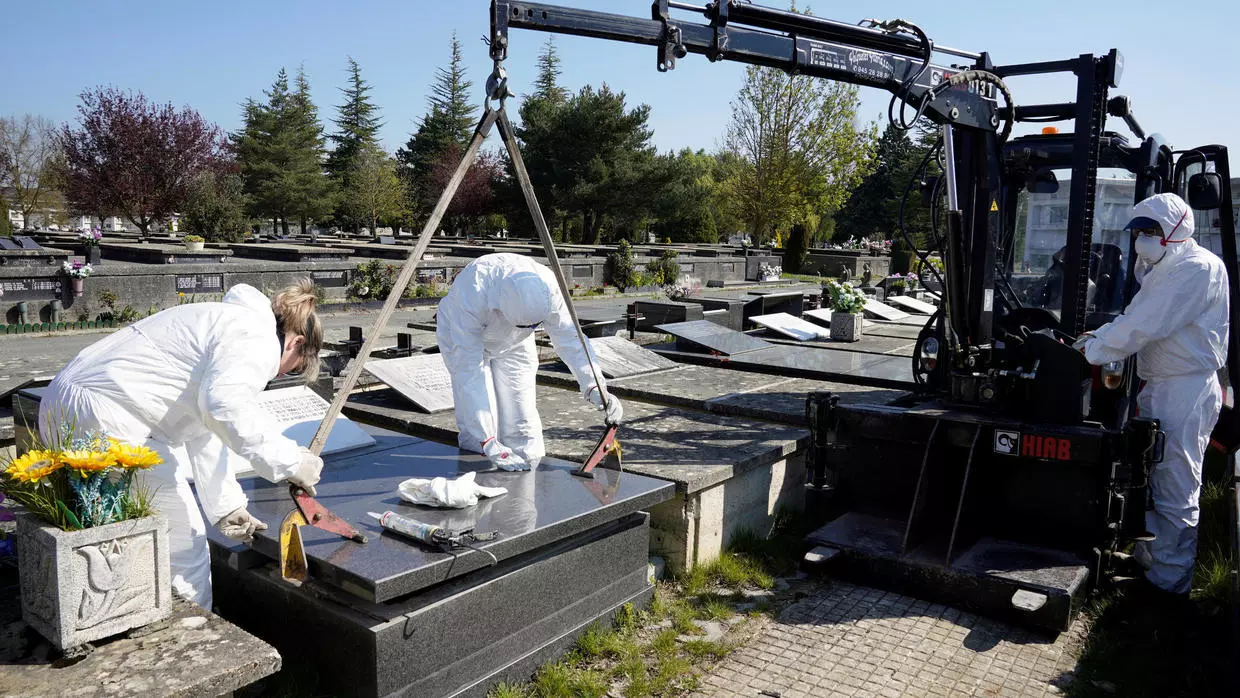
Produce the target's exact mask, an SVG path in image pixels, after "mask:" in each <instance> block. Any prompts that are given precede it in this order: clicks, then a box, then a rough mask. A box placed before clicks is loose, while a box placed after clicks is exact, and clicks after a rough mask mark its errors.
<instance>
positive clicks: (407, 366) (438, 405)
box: [366, 354, 453, 412]
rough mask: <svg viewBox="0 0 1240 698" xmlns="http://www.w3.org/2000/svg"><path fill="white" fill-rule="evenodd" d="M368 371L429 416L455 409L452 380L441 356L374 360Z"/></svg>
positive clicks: (415, 355) (367, 366)
mask: <svg viewBox="0 0 1240 698" xmlns="http://www.w3.org/2000/svg"><path fill="white" fill-rule="evenodd" d="M366 370H367V371H370V373H371V374H372V375H374V376H375V377H376V378H378V379H379V380H381V381H383V382H384V383H387V384H388V385H389V386H391V387H392V388H393V389H395V390H396V392H398V393H400V394H401V395H404V396H405V397H406V398H408V399H409V400H410V401H411V402H412V403H413V404H415V405H417V406H418V407H420V408H421V409H423V410H425V411H427V412H442V411H444V410H450V409H452V405H453V400H452V377H451V376H449V375H448V367H447V366H446V365H444V362H443V355H442V354H414V355H413V356H407V357H405V358H401V359H377V360H372V361H370V362H368V363H367V364H366Z"/></svg>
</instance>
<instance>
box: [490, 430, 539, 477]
mask: <svg viewBox="0 0 1240 698" xmlns="http://www.w3.org/2000/svg"><path fill="white" fill-rule="evenodd" d="M482 452H483V453H485V454H486V457H487V458H488V459H489V460H490V461H491V465H494V466H495V467H497V468H499V469H500V470H529V469H530V466H529V464H528V463H526V462H525V459H524V458H522V457H521V456H518V455H517V454H515V453H513V452H512V449H510V448H508V447H507V446H505V445H504V444H502V443H500V442H499V439H496V438H490V439H487V440H486V443H484V444H482Z"/></svg>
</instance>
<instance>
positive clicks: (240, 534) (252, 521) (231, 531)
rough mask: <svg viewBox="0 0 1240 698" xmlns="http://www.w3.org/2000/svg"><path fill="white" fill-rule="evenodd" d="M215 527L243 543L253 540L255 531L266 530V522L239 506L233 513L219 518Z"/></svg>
mask: <svg viewBox="0 0 1240 698" xmlns="http://www.w3.org/2000/svg"><path fill="white" fill-rule="evenodd" d="M215 527H216V528H218V529H220V533H223V534H224V535H226V536H228V537H229V538H232V539H233V540H239V541H242V542H245V543H249V542H250V541H252V540H254V533H255V532H256V531H266V530H267V524H265V523H263V522H262V521H259V520H258V519H256V518H254V516H253V515H252V514H251V513H250V512H249V511H246V508H245V507H241V508H239V509H237V510H235V511H233V513H231V514H229V515H228V516H225V517H224V518H222V519H220V520H219V521H218V522H217V523H216V524H215Z"/></svg>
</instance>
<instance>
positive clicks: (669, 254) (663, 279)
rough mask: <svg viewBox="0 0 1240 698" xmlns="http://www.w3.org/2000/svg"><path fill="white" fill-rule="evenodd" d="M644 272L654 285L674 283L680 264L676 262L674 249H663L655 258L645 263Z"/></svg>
mask: <svg viewBox="0 0 1240 698" xmlns="http://www.w3.org/2000/svg"><path fill="white" fill-rule="evenodd" d="M646 274H648V275H649V276H650V283H652V284H654V285H656V286H667V285H668V284H674V283H676V280H677V279H679V278H680V265H679V264H677V263H676V251H675V250H663V252H662V254H660V255H659V257H658V258H657V259H653V260H651V261H650V262H649V263H648V264H646Z"/></svg>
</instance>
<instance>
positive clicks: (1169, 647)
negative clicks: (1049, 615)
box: [1067, 457, 1240, 698]
mask: <svg viewBox="0 0 1240 698" xmlns="http://www.w3.org/2000/svg"><path fill="white" fill-rule="evenodd" d="M1211 465H1212V464H1211V463H1210V458H1209V457H1208V458H1207V468H1206V471H1207V477H1208V478H1211V481H1209V482H1208V483H1207V484H1206V485H1205V487H1203V489H1202V494H1201V520H1200V524H1199V530H1198V558H1197V569H1196V572H1195V575H1194V581H1193V591H1192V594H1191V599H1190V600H1182V601H1176V600H1154V601H1152V600H1148V599H1139V598H1132V597H1131V596H1130V595H1126V594H1125V593H1123V592H1111V593H1108V594H1106V595H1105V596H1102V597H1101V598H1098V599H1096V600H1094V601H1093V602H1091V603H1090V605H1089V606H1088V607H1087V608H1086V610H1085V613H1086V615H1087V617H1088V618H1089V619H1090V620H1091V622H1092V623H1093V625H1092V628H1091V631H1090V635H1089V638H1088V640H1087V641H1086V644H1085V647H1084V650H1083V651H1082V653H1081V659H1080V663H1079V664H1078V666H1077V673H1076V678H1075V680H1074V681H1073V682H1072V683H1071V684H1070V685H1069V686H1068V688H1067V694H1068V695H1069V696H1073V697H1074V698H1111V697H1113V696H1126V697H1127V696H1131V697H1132V698H1147V697H1148V698H1176V697H1179V696H1184V697H1185V698H1188V697H1190V696H1192V697H1195V696H1236V695H1240V687H1238V686H1237V685H1235V684H1234V683H1230V682H1233V681H1237V680H1240V675H1238V670H1237V661H1238V660H1237V657H1240V647H1238V646H1237V645H1236V642H1237V640H1236V638H1233V637H1232V636H1231V632H1230V625H1231V613H1232V606H1231V604H1233V603H1235V600H1233V599H1231V596H1230V595H1231V583H1232V582H1231V576H1230V575H1231V573H1230V568H1231V565H1232V564H1233V560H1232V557H1231V553H1230V552H1229V546H1230V545H1231V539H1230V533H1229V531H1228V522H1229V520H1230V519H1229V517H1230V513H1229V510H1230V506H1231V505H1230V504H1229V502H1228V497H1229V496H1230V492H1229V491H1228V489H1227V488H1226V487H1225V486H1224V485H1223V484H1222V482H1221V477H1218V476H1217V475H1215V476H1213V477H1212V476H1211V475H1210V474H1209V473H1210V472H1211V470H1214V471H1216V472H1217V471H1219V470H1220V469H1219V468H1217V467H1213V468H1212V467H1210V466H1211ZM1213 465H1215V466H1217V463H1215V464H1213Z"/></svg>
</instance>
